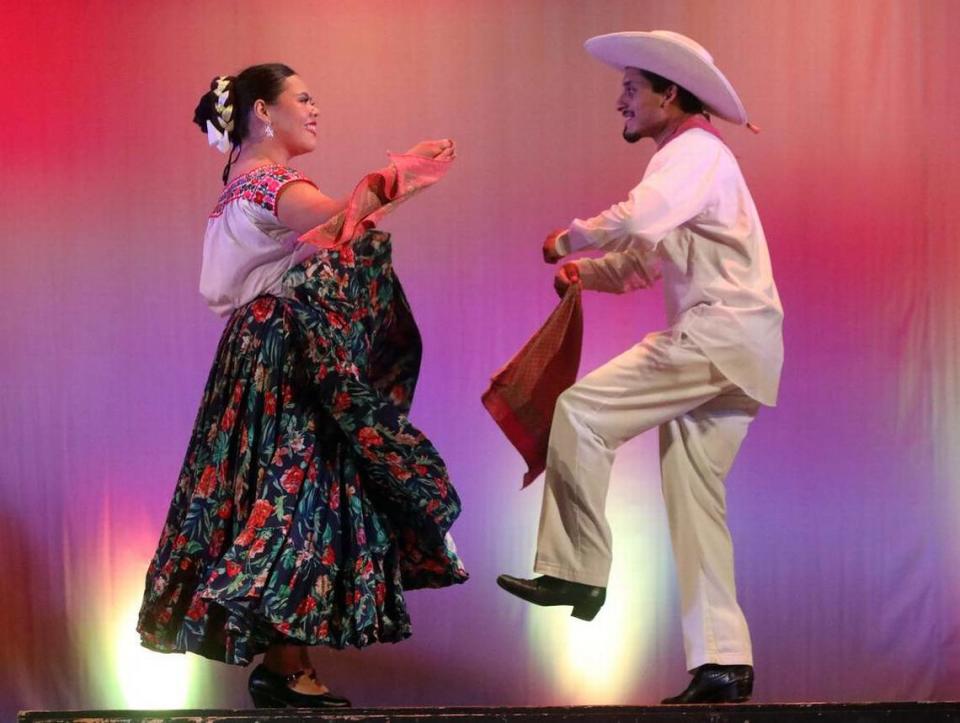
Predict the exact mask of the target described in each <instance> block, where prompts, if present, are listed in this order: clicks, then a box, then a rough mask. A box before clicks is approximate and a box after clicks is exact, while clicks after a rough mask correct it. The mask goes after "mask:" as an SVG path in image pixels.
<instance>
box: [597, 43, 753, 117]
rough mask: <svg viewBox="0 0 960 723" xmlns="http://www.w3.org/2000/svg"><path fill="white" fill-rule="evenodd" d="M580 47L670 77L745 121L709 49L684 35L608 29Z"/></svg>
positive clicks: (717, 111)
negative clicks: (606, 32)
mask: <svg viewBox="0 0 960 723" xmlns="http://www.w3.org/2000/svg"><path fill="white" fill-rule="evenodd" d="M584 47H585V48H586V49H587V52H588V53H590V55H592V56H593V57H595V58H597V59H598V60H601V61H603V62H604V63H606V64H607V65H612V66H613V67H614V68H618V69H620V70H623V69H624V68H638V69H640V70H648V71H650V72H651V73H656V74H657V75H660V76H663V77H664V78H666V79H667V80H670V81H673V82H674V83H676V84H677V85H679V86H682V87H683V88H686V89H687V90H688V91H690V92H691V93H693V94H694V95H695V96H697V98H698V99H699V100H700V102H701V103H703V105H704V107H705V108H706V109H707V110H708V111H710V112H711V113H713V114H714V115H717V116H720V117H721V118H723V119H724V120H728V121H730V122H731V123H736V124H737V125H743V124H745V123H746V122H747V112H746V111H745V110H744V108H743V103H741V102H740V97H739V96H738V95H737V91H735V90H734V89H733V86H732V85H730V81H729V80H727V79H726V77H725V76H724V74H723V73H721V72H720V69H719V68H717V66H716V65H714V64H713V57H712V56H711V55H710V53H708V52H707V51H706V49H705V48H704V47H703V46H702V45H700V44H699V43H697V42H696V41H694V40H691V39H690V38H688V37H687V36H686V35H681V34H680V33H674V32H671V31H669V30H651V31H650V32H648V33H644V32H628V33H609V34H607V35H597V36H596V37H593V38H590V39H589V40H588V41H587V42H586V43H584Z"/></svg>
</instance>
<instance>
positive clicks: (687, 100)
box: [640, 69, 706, 113]
mask: <svg viewBox="0 0 960 723" xmlns="http://www.w3.org/2000/svg"><path fill="white" fill-rule="evenodd" d="M640 74H641V75H643V77H644V78H646V79H647V81H648V82H649V83H650V87H651V88H653V92H654V93H666V92H667V88H669V87H670V86H671V85H675V86H676V87H677V105H679V106H680V110H682V111H683V112H684V113H706V109H705V108H704V107H703V103H701V102H700V99H699V98H697V96H695V95H694V94H693V93H691V92H690V91H689V90H687V89H686V88H684V87H683V86H682V85H678V84H677V83H674V82H673V81H672V80H667V79H666V78H664V77H663V76H662V75H657V74H656V73H651V72H650V71H649V70H642V69H640Z"/></svg>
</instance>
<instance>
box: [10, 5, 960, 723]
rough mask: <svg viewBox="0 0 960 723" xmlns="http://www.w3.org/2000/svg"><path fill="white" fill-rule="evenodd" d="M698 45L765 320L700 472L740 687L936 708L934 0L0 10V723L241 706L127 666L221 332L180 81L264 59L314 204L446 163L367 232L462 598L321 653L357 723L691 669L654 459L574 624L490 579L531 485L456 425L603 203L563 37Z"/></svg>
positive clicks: (622, 164)
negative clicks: (558, 250)
mask: <svg viewBox="0 0 960 723" xmlns="http://www.w3.org/2000/svg"><path fill="white" fill-rule="evenodd" d="M654 28H666V29H673V30H677V31H680V32H683V33H687V34H689V35H691V36H693V37H694V38H697V39H698V40H700V41H701V42H702V43H703V44H704V45H705V46H706V47H707V48H709V49H710V50H711V51H712V53H713V54H714V57H715V58H716V59H717V61H718V63H719V65H720V66H721V68H723V69H724V70H725V71H726V73H727V75H728V76H729V78H730V79H731V80H732V82H733V83H734V84H735V85H736V87H737V88H738V89H739V91H740V93H741V95H742V97H743V100H744V103H745V104H746V107H747V109H748V111H749V112H750V117H751V120H752V121H753V122H754V123H756V124H757V125H759V126H761V127H762V129H763V131H762V133H761V134H760V135H758V136H754V135H752V134H750V133H749V132H747V131H745V130H743V129H737V128H732V127H729V126H724V125H723V124H721V127H722V130H723V131H724V132H725V134H726V138H727V140H728V142H729V144H730V146H731V147H732V148H733V150H734V151H735V153H736V155H737V156H738V157H739V159H740V161H741V164H742V167H743V169H744V172H745V174H746V176H747V179H748V182H749V184H750V186H751V188H752V190H753V193H754V196H755V198H756V201H757V205H758V206H759V208H760V210H761V215H762V217H763V219H764V223H765V227H766V230H767V235H768V238H769V241H770V248H771V253H772V256H773V261H774V268H775V272H776V276H777V280H778V282H779V285H780V290H781V294H782V296H783V303H784V307H785V310H786V349H787V361H786V366H785V375H784V378H783V386H782V394H781V402H780V406H779V407H777V408H776V409H772V410H764V411H763V412H762V413H761V415H760V417H759V419H758V420H757V422H756V423H755V425H754V427H753V429H752V431H751V434H750V436H749V437H748V439H747V442H746V444H745V446H744V449H743V451H742V454H741V457H740V460H739V462H738V464H737V466H736V467H735V468H734V470H733V473H732V475H731V477H730V480H729V505H730V524H731V527H732V529H733V532H734V537H735V542H736V550H737V556H738V565H739V567H738V574H739V578H738V582H739V586H740V590H741V594H742V601H743V606H744V608H745V609H746V612H747V614H748V617H749V619H750V620H751V622H752V626H753V634H754V639H755V646H756V657H757V665H758V685H757V699H758V700H761V701H810V700H843V701H853V700H869V699H949V698H953V699H956V698H960V682H958V681H960V662H958V661H960V533H958V522H960V488H958V485H960V452H958V448H960V445H958V442H960V245H958V231H957V229H958V228H960V203H958V200H957V194H958V191H960V170H958V169H960V153H958V142H957V140H956V139H957V133H956V128H954V126H953V124H954V123H955V122H956V114H957V109H958V108H960V86H958V73H957V69H958V68H960V45H958V43H957V41H956V38H957V37H958V36H960V3H957V2H953V1H951V0H943V1H938V0H902V1H900V2H894V1H889V0H844V1H841V0H835V1H833V2H830V1H827V0H803V1H800V0H796V1H786V0H723V1H720V0H717V1H716V2H714V1H711V0H688V1H686V2H683V1H678V0H629V1H623V2H612V1H611V2H606V1H603V0H582V1H574V0H563V1H553V2H546V1H544V2H538V1H534V0H503V1H497V0H469V1H467V0H465V1H457V2H453V1H451V2H441V1H439V0H420V1H417V2H414V1H410V2H408V1H406V0H405V1H404V2H402V3H397V2H383V1H379V0H378V1H369V0H368V1H367V2H363V3H359V2H313V1H308V0H300V1H293V0H288V1H286V2H282V3H259V2H256V3H255V2H213V1H210V2H179V1H177V2H173V1H171V2H146V1H145V0H143V1H141V0H134V1H131V2H120V1H119V0H112V1H107V0H100V1H97V0H89V1H86V2H82V1H80V0H77V1H75V2H52V3H44V4H34V3H14V2H9V3H6V4H5V7H4V9H3V13H2V21H0V67H2V68H3V85H2V87H3V101H4V102H3V110H2V114H0V117H2V120H0V128H2V131H0V135H2V161H3V168H4V172H5V173H6V176H5V180H6V182H5V183H4V184H3V188H4V191H3V200H2V203H0V229H2V234H3V236H2V257H0V259H2V260H0V334H2V339H3V352H2V355H0V394H2V397H0V479H2V491H3V494H2V497H0V564H2V569H3V574H2V577H0V581H2V585H3V594H2V597H0V599H2V604H0V628H2V630H3V645H2V647H3V654H2V656H0V715H2V716H3V718H4V719H9V718H10V716H11V715H12V712H13V711H14V710H15V709H17V708H28V707H29V708H80V707H94V706H97V707H100V706H105V707H106V706H109V707H146V706H157V707H176V706H217V707H223V706H245V705H248V701H247V698H246V694H245V691H244V683H245V675H246V672H245V671H243V670H240V669H232V668H229V667H227V666H224V665H220V664H216V663H212V662H209V661H206V660H202V659H198V658H195V657H192V656H190V657H184V656H162V655H158V654H154V653H149V652H147V651H145V650H143V649H141V648H139V647H138V645H137V640H136V636H135V633H134V629H133V626H134V616H135V612H136V610H137V606H138V602H139V597H140V593H141V588H142V584H143V574H144V571H145V568H146V565H147V562H148V559H149V557H150V555H151V553H152V551H153V548H154V545H155V543H156V541H157V538H158V535H159V532H160V526H161V523H162V520H163V518H164V514H165V511H166V508H167V504H168V501H169V498H170V494H171V491H172V489H173V485H174V481H175V478H176V475H177V472H178V469H179V466H180V463H181V458H182V454H183V451H184V448H185V444H186V442H187V439H188V435H189V432H190V426H191V424H192V422H193V417H194V414H195V411H196V406H197V404H198V401H199V398H200V393H201V390H202V387H203V383H204V379H205V376H206V374H207V371H208V368H209V364H210V362H211V360H212V357H213V352H214V349H215V346H216V343H217V339H218V336H219V333H220V330H221V328H222V324H223V321H222V320H221V319H218V318H216V317H215V316H213V315H212V314H211V313H210V312H209V311H208V310H207V309H206V308H205V306H204V304H203V303H202V301H201V299H200V297H199V295H198V293H197V280H198V269H199V261H200V239H201V234H202V231H203V227H204V221H205V218H206V214H207V213H208V211H209V209H210V208H211V206H212V204H213V202H214V199H215V198H216V196H217V194H218V191H219V187H220V183H219V176H220V169H221V166H222V162H223V159H222V157H221V156H220V155H219V154H217V153H216V152H214V151H212V150H210V149H208V148H207V146H206V143H205V139H204V137H203V136H202V135H201V134H200V133H199V132H198V130H197V128H196V127H195V126H193V125H191V123H190V119H191V114H192V110H193V107H194V105H195V103H196V100H197V98H198V97H199V95H200V93H201V92H202V91H203V90H204V89H205V88H206V87H207V83H208V82H209V80H210V78H211V77H213V76H215V75H217V74H220V73H230V72H236V71H237V70H239V69H240V68H242V67H243V66H246V65H248V64H251V63H256V62H263V61H274V60H280V61H284V62H287V63H288V64H290V65H292V66H293V67H294V68H296V69H297V70H298V72H299V73H300V74H301V75H302V76H303V78H305V79H306V81H307V82H308V83H309V84H310V85H311V86H312V88H313V90H314V92H315V94H316V96H317V98H318V99H319V103H320V107H321V118H320V125H321V135H322V142H321V145H320V149H319V150H318V151H317V152H316V153H314V154H313V155H312V156H309V157H305V158H302V159H298V165H299V167H300V168H302V170H304V171H305V172H307V173H308V174H309V175H310V176H312V177H313V178H314V179H316V181H317V182H318V184H319V185H320V187H321V188H322V189H323V190H325V191H328V192H329V193H331V194H338V195H339V194H343V193H345V192H346V191H347V190H349V189H350V188H351V187H352V185H353V182H354V181H355V180H356V179H357V178H358V177H359V176H360V175H361V174H363V173H364V172H365V171H367V170H369V169H372V168H374V167H377V166H379V165H381V164H382V163H383V162H384V158H385V156H384V153H385V151H387V150H388V149H391V150H403V149H405V148H406V147H408V146H409V145H411V144H412V143H414V142H415V141H417V140H419V139H421V138H424V137H443V136H451V137H453V138H455V139H456V140H457V142H458V144H459V160H458V161H457V166H456V168H455V169H454V170H453V171H452V172H451V174H450V175H449V176H448V178H447V179H445V180H444V181H443V182H442V183H441V184H440V185H439V186H437V187H436V188H434V189H432V190H430V191H429V192H428V193H426V194H424V195H423V196H421V197H419V198H417V199H416V200H415V201H413V202H412V203H410V204H409V205H406V206H404V207H403V208H402V209H401V210H400V211H399V212H398V213H396V214H395V215H394V216H393V217H391V218H389V219H388V221H387V223H386V224H385V226H386V228H387V229H388V230H390V231H391V232H393V233H394V238H395V243H396V256H397V266H398V268H399V271H400V273H401V275H402V278H403V280H404V283H405V285H406V288H407V290H408V294H409V296H410V299H411V302H412V305H413V307H414V311H415V313H416V315H417V317H418V319H419V321H420V323H421V326H422V331H423V335H424V339H425V345H426V356H425V361H424V365H423V374H422V378H421V386H420V389H419V393H418V397H417V399H416V402H415V406H414V418H415V420H416V421H417V422H418V423H419V424H420V425H421V426H422V428H423V429H424V430H426V431H427V432H428V433H429V434H430V435H431V436H432V438H433V439H434V440H435V442H436V444H437V446H438V447H439V449H440V450H441V451H442V453H443V454H444V455H445V457H446V459H447V461H448V462H449V466H450V470H451V473H452V475H453V479H454V480H455V482H456V484H457V485H458V487H459V490H460V492H461V494H462V497H463V501H464V514H463V517H462V519H461V521H460V522H459V523H458V524H457V526H456V527H455V530H454V531H455V535H456V538H457V541H458V543H459V547H460V549H461V551H462V553H463V557H464V558H465V560H466V562H467V564H468V566H469V568H470V570H471V572H472V573H473V579H472V580H471V581H470V582H469V583H468V584H467V585H465V586H463V587H460V588H457V589H450V590H441V591H434V592H417V593H413V594H411V596H410V597H411V602H412V613H413V617H414V637H413V638H412V639H411V640H409V641H407V642H405V643H403V644H400V645H395V646H390V647H380V648H376V649H368V650H363V651H346V652H341V653H337V652H332V651H321V652H320V653H319V654H318V656H317V660H318V662H319V663H320V666H321V668H322V674H323V676H324V677H325V679H326V680H327V681H328V682H329V683H330V685H331V687H333V688H335V689H336V690H338V691H343V692H345V693H346V694H348V695H349V696H350V697H352V698H353V700H354V701H355V702H356V703H358V704H364V705H412V704H517V705H528V704H574V703H650V702H654V701H656V700H658V699H659V698H660V697H661V696H662V695H665V694H669V693H673V692H675V690H676V689H677V688H678V686H680V685H681V684H682V683H683V682H684V680H685V677H686V676H685V674H684V671H683V659H682V654H681V642H680V632H679V624H678V611H677V603H676V590H675V584H674V578H673V561H672V557H671V553H670V548H669V543H668V536H667V530H666V523H665V517H664V512H663V509H662V503H661V499H660V491H659V478H658V472H657V461H656V459H657V455H656V443H655V439H654V437H655V435H648V436H645V437H641V438H639V439H637V440H636V441H635V442H633V443H632V444H630V445H628V446H627V447H625V448H624V449H623V450H622V452H621V454H620V456H619V458H618V461H617V465H616V467H615V472H614V474H615V479H614V484H613V489H612V494H611V500H610V515H611V518H612V524H613V529H614V535H615V557H616V559H615V562H614V569H613V579H612V582H611V589H610V594H609V601H610V602H609V603H608V604H607V606H606V607H605V608H604V610H603V611H602V612H601V614H600V615H599V617H598V618H597V619H596V620H595V621H594V622H592V623H589V624H587V623H582V622H579V621H576V620H572V619H571V618H569V617H566V616H565V615H564V614H563V612H562V611H555V610H544V609H531V608H530V607H527V606H525V605H523V604H521V603H519V602H518V601H516V600H514V599H512V598H509V597H507V596H506V595H505V594H503V593H501V592H500V591H499V590H498V589H497V588H496V586H495V583H494V579H495V577H496V575H497V574H498V573H500V572H505V571H509V572H512V573H515V574H524V573H527V572H530V570H531V564H532V558H533V540H534V532H535V528H536V524H537V513H538V509H539V495H540V483H538V484H537V485H536V486H535V487H533V488H531V489H528V490H526V491H524V492H522V493H521V492H520V490H519V487H520V477H521V474H522V471H523V466H522V464H521V461H520V458H519V456H518V455H517V454H516V453H515V452H514V451H513V450H512V449H511V448H510V447H509V446H508V444H507V443H506V442H505V440H504V439H503V438H502V436H501V435H500V433H499V432H498V430H497V429H496V428H495V426H494V425H493V423H492V422H491V420H490V419H489V418H488V417H487V415H486V413H485V412H484V411H483V409H482V408H481V406H480V402H479V397H480V394H481V392H482V391H483V389H484V388H485V385H486V382H487V379H488V377H489V375H490V374H491V373H492V372H493V371H494V370H495V369H496V368H497V367H498V366H499V365H500V364H501V363H502V362H504V361H505V360H506V359H507V358H508V357H509V356H510V354H511V353H512V352H513V351H514V350H515V349H516V348H518V346H519V345H520V343H521V342H522V341H523V340H525V339H526V338H527V336H528V335H529V334H530V333H531V332H532V331H533V329H534V328H536V326H537V325H538V324H539V323H540V322H541V321H542V320H543V319H544V318H545V317H546V315H547V314H548V312H549V311H550V309H551V308H552V306H553V304H554V303H555V299H554V296H553V291H552V290H551V275H552V269H551V268H548V267H546V266H545V265H544V264H543V263H542V262H541V261H540V242H541V239H542V237H543V236H544V234H545V233H546V232H547V231H549V230H550V229H553V228H555V227H557V226H563V225H565V224H567V222H568V221H569V220H570V219H571V218H572V217H574V216H578V215H580V216H583V215H587V214H591V213H593V212H596V211H598V210H600V209H602V208H604V207H606V206H607V205H608V204H610V203H612V202H613V201H616V200H619V199H622V198H624V197H625V194H626V192H627V190H628V189H629V188H630V187H631V186H632V185H633V184H634V183H635V182H636V181H637V179H638V178H639V176H640V174H641V172H642V170H643V167H644V165H645V163H646V161H647V159H648V158H649V156H650V154H651V152H652V146H651V145H650V144H649V142H645V143H643V144H639V145H636V146H628V145H627V144H625V143H624V142H623V141H622V140H621V138H620V129H621V122H620V118H619V116H618V115H617V114H616V112H615V110H614V104H615V98H616V97H617V94H618V85H619V77H618V75H617V74H616V73H614V72H613V71H611V70H609V69H607V68H606V67H604V66H602V65H601V64H599V63H598V62H596V61H595V60H593V59H592V58H590V57H589V56H588V55H587V54H586V53H584V52H583V51H582V43H583V41H584V40H585V39H586V38H587V37H589V36H591V35H595V34H599V33H604V32H611V31H615V30H625V29H654ZM585 314H586V321H585V323H586V339H585V355H584V362H583V367H582V370H583V371H585V370H587V369H589V368H591V367H594V366H596V365H598V364H600V363H602V362H603V361H604V360H606V359H607V358H609V357H610V356H612V355H614V354H615V353H617V352H618V351H619V350H622V349H624V348H625V347H627V346H628V345H630V344H632V343H634V342H635V341H636V340H638V339H639V338H640V337H641V336H642V335H643V334H645V333H646V332H648V331H651V330H655V329H657V328H658V327H661V326H662V325H663V323H664V322H663V308H662V302H661V300H660V292H659V290H657V291H653V292H647V293H643V292H641V293H637V294H634V295H630V296H624V297H611V298H604V297H601V296H599V295H593V296H588V297H587V299H586V306H585Z"/></svg>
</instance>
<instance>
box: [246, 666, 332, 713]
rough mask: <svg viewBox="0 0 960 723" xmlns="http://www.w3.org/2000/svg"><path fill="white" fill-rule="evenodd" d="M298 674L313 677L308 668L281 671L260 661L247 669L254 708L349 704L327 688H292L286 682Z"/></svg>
mask: <svg viewBox="0 0 960 723" xmlns="http://www.w3.org/2000/svg"><path fill="white" fill-rule="evenodd" d="M301 675H308V676H310V677H311V678H313V679H314V680H316V674H315V673H314V672H313V671H312V670H298V671H297V672H296V673H291V674H289V675H283V674H282V673H274V672H273V671H271V670H269V669H267V668H266V667H265V666H263V665H258V666H257V667H256V668H254V669H253V672H252V673H250V681H249V682H248V684H247V688H248V690H249V691H250V697H251V698H253V704H254V705H255V706H256V707H257V708H286V707H287V706H290V707H291V708H349V707H350V701H349V700H347V699H346V698H342V697H340V696H339V695H334V694H333V693H331V692H330V691H327V692H326V693H321V694H319V695H308V694H306V693H299V692H297V691H295V690H293V689H292V688H291V687H290V685H291V684H293V683H296V682H297V680H298V679H299V678H300V676H301Z"/></svg>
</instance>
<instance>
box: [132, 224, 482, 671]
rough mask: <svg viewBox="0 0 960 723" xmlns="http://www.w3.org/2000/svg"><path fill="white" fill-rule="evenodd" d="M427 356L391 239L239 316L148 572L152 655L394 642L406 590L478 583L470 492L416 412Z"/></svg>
mask: <svg viewBox="0 0 960 723" xmlns="http://www.w3.org/2000/svg"><path fill="white" fill-rule="evenodd" d="M420 352H421V347H420V335H419V332H418V331H417V328H416V324H415V323H414V320H413V317H412V315H411V313H410V310H409V306H408V305H407V302H406V299H405V297H404V295H403V290H402V288H401V286H400V283H399V281H398V280H397V278H396V276H395V275H394V273H393V268H392V264H391V261H390V241H389V236H387V235H386V234H384V233H382V232H379V231H371V232H368V233H367V234H365V235H364V236H363V237H362V238H361V239H359V240H358V241H356V242H355V243H354V244H353V245H352V246H349V247H345V248H341V249H340V250H338V251H331V252H323V253H320V254H317V255H316V256H314V257H312V258H311V259H308V260H307V261H306V262H304V263H303V264H301V265H300V266H298V267H295V268H294V269H292V270H291V271H290V272H288V274H287V276H286V277H285V280H284V293H283V295H282V296H261V297H259V298H257V299H255V300H254V301H252V302H250V303H249V304H247V305H246V306H244V307H242V308H240V309H237V311H236V312H234V314H233V315H232V316H231V318H230V321H229V322H228V324H227V327H226V329H225V330H224V333H223V336H222V338H221V340H220V344H219V347H218V349H217V355H216V359H215V361H214V364H213V368H212V369H211V372H210V376H209V379H208V381H207V385H206V389H205V391H204V395H203V401H202V403H201V405H200V411H199V413H198V416H197V420H196V423H195V425H194V430H193V434H192V437H191V440H190V445H189V448H188V450H187V454H186V459H185V460H184V464H183V467H182V470H181V473H180V476H179V478H178V481H177V486H176V489H175V491H174V496H173V501H172V503H171V506H170V511H169V513H168V516H167V520H166V524H165V525H164V529H163V533H162V535H161V538H160V542H159V545H158V549H157V552H156V554H155V556H154V558H153V560H152V562H151V564H150V567H149V569H148V571H147V579H146V590H145V594H144V600H143V605H142V608H141V611H140V619H139V625H138V630H139V631H140V634H141V640H142V642H143V644H144V645H145V646H146V647H148V648H151V649H154V650H158V651H162V652H185V651H190V652H194V653H198V654H200V655H204V656H206V657H208V658H213V659H216V660H222V661H225V662H228V663H234V664H247V663H249V662H250V660H251V659H252V658H253V656H254V655H256V654H258V653H260V652H263V651H264V649H265V648H266V647H267V646H269V645H271V644H274V643H300V644H304V645H326V646H330V647H334V648H343V647H347V646H350V645H353V646H357V647H362V646H365V645H369V644H371V643H376V642H395V641H398V640H401V639H403V638H406V637H408V636H409V635H410V618H409V615H408V613H407V609H406V604H405V602H404V596H403V591H404V589H408V590H409V589H415V588H422V587H442V586H446V585H451V584H454V583H461V582H464V581H465V580H466V579H467V573H466V571H465V570H464V568H463V565H462V564H461V562H460V559H459V557H458V556H457V554H456V550H455V548H454V546H453V542H452V539H451V538H450V536H449V534H448V532H449V529H450V526H451V525H452V524H453V522H454V520H455V519H456V518H457V516H458V515H459V513H460V501H459V498H458V497H457V494H456V491H455V490H454V489H453V487H452V486H451V485H450V482H449V479H448V476H447V472H446V468H445V466H444V464H443V461H442V459H441V458H440V456H439V454H438V453H437V451H436V449H435V448H434V447H433V445H432V444H431V443H430V441H429V440H428V439H427V438H426V437H425V436H424V435H423V434H422V433H421V432H420V431H419V430H418V429H417V428H416V427H414V426H413V425H412V424H411V423H410V421H409V419H408V418H407V412H408V411H409V407H410V402H411V400H412V397H413V392H414V388H415V385H416V379H417V374H418V372H419V366H420Z"/></svg>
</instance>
